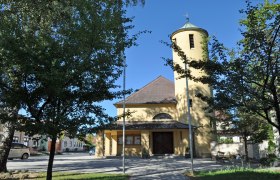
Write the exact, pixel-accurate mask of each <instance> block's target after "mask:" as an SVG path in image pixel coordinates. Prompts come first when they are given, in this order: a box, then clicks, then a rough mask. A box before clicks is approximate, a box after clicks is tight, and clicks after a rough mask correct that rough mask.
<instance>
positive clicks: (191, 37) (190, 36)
mask: <svg viewBox="0 0 280 180" xmlns="http://www.w3.org/2000/svg"><path fill="white" fill-rule="evenodd" d="M189 41H190V48H191V49H192V48H194V40H193V34H189Z"/></svg>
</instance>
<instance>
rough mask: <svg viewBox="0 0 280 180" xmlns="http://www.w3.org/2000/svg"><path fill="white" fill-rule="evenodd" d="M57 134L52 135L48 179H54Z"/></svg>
mask: <svg viewBox="0 0 280 180" xmlns="http://www.w3.org/2000/svg"><path fill="white" fill-rule="evenodd" d="M56 139H57V136H56V135H55V136H53V137H52V142H51V148H50V156H49V163H48V171H47V180H51V179H52V167H53V160H54V155H55V145H56Z"/></svg>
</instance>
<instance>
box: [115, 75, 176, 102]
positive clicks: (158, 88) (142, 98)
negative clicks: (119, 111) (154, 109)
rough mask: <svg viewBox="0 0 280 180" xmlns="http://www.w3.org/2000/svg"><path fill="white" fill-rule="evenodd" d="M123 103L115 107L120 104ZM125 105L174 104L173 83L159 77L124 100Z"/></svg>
mask: <svg viewBox="0 0 280 180" xmlns="http://www.w3.org/2000/svg"><path fill="white" fill-rule="evenodd" d="M122 103H123V101H120V102H118V103H116V104H115V105H120V104H122ZM125 103H126V104H176V103H177V101H176V98H175V87H174V83H173V82H172V81H170V80H168V79H166V78H164V77H163V76H159V77H158V78H156V79H155V80H153V81H152V82H150V83H149V84H147V85H146V86H144V87H142V88H141V89H140V90H138V91H136V92H135V93H133V94H131V95H130V96H128V97H127V98H126V101H125Z"/></svg>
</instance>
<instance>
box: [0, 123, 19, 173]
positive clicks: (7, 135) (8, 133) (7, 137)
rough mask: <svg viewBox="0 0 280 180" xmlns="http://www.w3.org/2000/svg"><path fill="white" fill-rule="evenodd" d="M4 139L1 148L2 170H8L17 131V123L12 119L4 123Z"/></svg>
mask: <svg viewBox="0 0 280 180" xmlns="http://www.w3.org/2000/svg"><path fill="white" fill-rule="evenodd" d="M3 131H4V137H3V138H4V140H3V145H2V148H1V149H0V172H7V171H8V169H7V161H8V156H9V153H10V149H11V146H12V142H13V137H14V133H15V123H14V122H12V121H10V122H7V123H5V124H4V127H3Z"/></svg>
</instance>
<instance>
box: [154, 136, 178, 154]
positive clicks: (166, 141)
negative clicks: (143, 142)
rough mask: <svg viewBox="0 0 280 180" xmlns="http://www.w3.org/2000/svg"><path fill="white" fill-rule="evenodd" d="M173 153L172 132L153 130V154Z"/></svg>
mask: <svg viewBox="0 0 280 180" xmlns="http://www.w3.org/2000/svg"><path fill="white" fill-rule="evenodd" d="M173 153H174V148H173V132H153V154H173Z"/></svg>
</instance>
